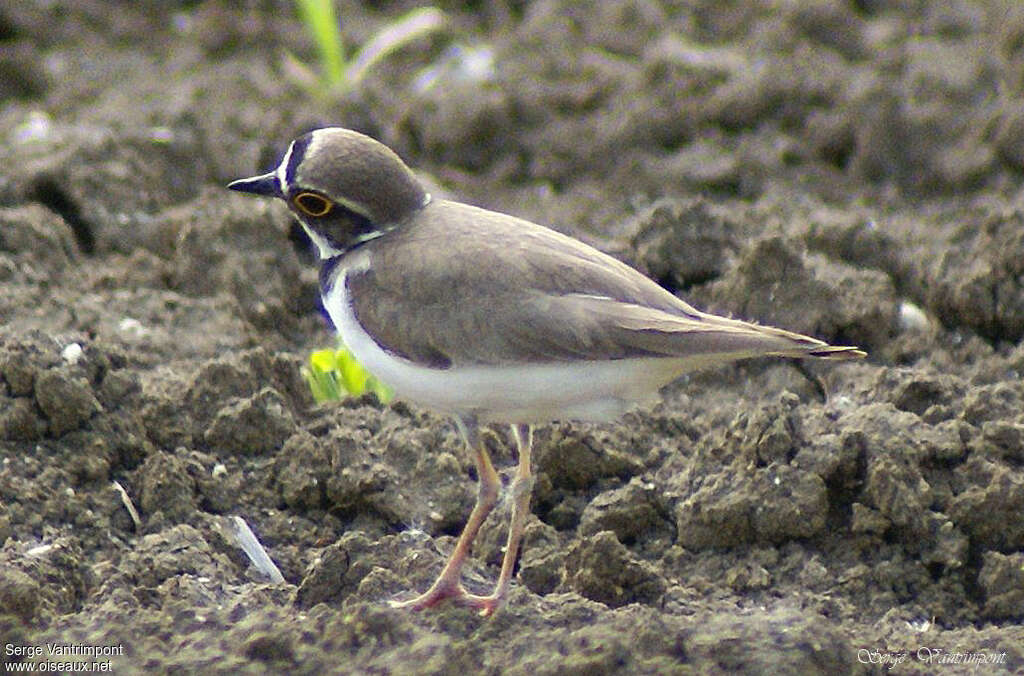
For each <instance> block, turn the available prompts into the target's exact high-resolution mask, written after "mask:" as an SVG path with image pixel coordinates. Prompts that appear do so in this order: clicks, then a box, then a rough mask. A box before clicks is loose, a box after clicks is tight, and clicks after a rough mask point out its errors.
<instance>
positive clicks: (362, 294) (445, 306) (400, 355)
mask: <svg viewBox="0 0 1024 676" xmlns="http://www.w3.org/2000/svg"><path fill="white" fill-rule="evenodd" d="M228 188H230V189H231V190H236V191H241V192H245V193H252V194H255V195H262V196H267V197H273V198H278V199H281V200H283V201H284V202H285V204H287V206H288V208H289V209H290V211H291V213H292V214H293V215H294V216H295V218H296V219H297V220H298V222H299V224H300V225H301V226H302V228H303V230H305V232H306V234H307V235H308V236H309V239H310V240H311V241H312V242H313V244H314V245H315V247H316V250H317V251H318V252H319V259H320V260H319V265H320V270H319V285H320V293H321V297H322V302H323V306H324V308H325V309H326V311H327V314H328V315H329V317H330V319H331V321H332V322H333V324H334V327H335V328H336V330H337V332H338V333H339V334H340V339H341V341H342V342H343V343H344V345H345V346H346V347H347V348H348V350H349V351H350V352H351V353H352V354H353V356H354V357H355V358H356V359H357V360H358V361H359V362H360V363H361V364H362V365H363V366H364V368H365V369H366V370H367V371H368V372H369V373H371V374H373V375H374V376H376V377H377V379H378V380H380V381H381V382H383V383H384V384H386V385H388V386H389V387H390V388H391V389H392V390H393V391H394V393H395V395H396V397H398V398H400V399H404V400H406V401H409V402H411V403H414V404H416V405H419V406H422V407H425V408H427V409H431V410H433V411H435V412H438V413H441V414H444V415H447V416H451V417H452V418H453V419H454V420H455V423H456V425H457V427H458V430H459V432H460V435H461V437H462V441H463V443H464V444H465V446H466V448H467V449H468V450H469V452H470V453H471V454H472V456H473V459H474V462H475V465H476V470H477V477H478V485H477V495H476V501H475V504H474V506H473V508H472V510H471V512H470V514H469V517H468V520H467V522H466V525H465V527H464V528H463V531H462V533H461V535H460V536H459V538H458V540H457V541H456V544H455V547H454V549H453V550H452V552H451V554H450V556H449V557H448V559H447V562H446V563H445V565H444V567H443V568H442V569H441V571H440V573H439V574H438V576H437V579H436V580H435V581H434V583H433V584H432V585H431V586H430V588H429V589H427V590H426V591H425V592H423V593H421V594H419V595H416V596H415V597H414V598H411V599H408V600H402V601H399V600H395V601H392V605H393V606H395V607H400V608H407V609H412V610H422V609H425V608H430V607H433V606H436V605H437V604H439V603H440V602H442V601H445V600H450V601H452V602H457V603H459V604H462V605H465V606H469V607H470V608H473V609H475V610H477V611H479V613H480V614H481V615H484V616H488V615H491V614H493V613H494V612H495V611H496V610H497V609H498V608H499V607H501V605H502V604H503V602H504V601H505V599H506V597H507V595H508V592H509V588H510V585H511V582H512V577H513V572H514V568H515V564H516V557H517V555H518V550H519V545H520V542H521V539H522V536H523V530H524V527H525V523H526V518H527V515H528V511H529V506H530V496H531V491H532V487H533V483H534V475H533V471H532V467H531V452H532V446H533V428H534V426H536V425H541V424H546V423H550V422H554V421H610V420H614V419H615V418H617V417H619V416H620V415H622V414H623V413H625V412H626V411H628V410H630V409H631V408H633V407H634V406H636V405H638V404H643V403H645V402H648V401H651V400H653V399H656V397H657V395H658V391H659V390H660V388H662V387H663V386H665V385H666V384H668V383H670V382H672V381H673V380H675V379H677V378H678V377H679V376H681V375H683V374H684V373H687V372H689V371H692V370H694V369H698V368H703V367H709V366H715V365H720V364H724V363H728V362H731V361H734V360H738V359H745V358H750V357H762V356H777V357H793V358H804V357H808V358H809V357H813V358H819V359H829V360H848V359H857V358H860V357H864V356H865V353H864V352H863V351H861V350H860V349H858V348H856V347H851V346H833V345H829V344H827V343H825V342H823V341H820V340H817V339H815V338H812V337H810V336H805V335H801V334H798V333H793V332H790V331H786V330H784V329H779V328H773V327H770V326H764V325H759V324H755V323H749V322H745V321H741V320H738V319H733V318H727V317H720V316H716V315H713V314H708V313H705V312H702V311H700V310H698V309H696V308H694V307H692V306H690V305H689V304H687V303H686V302H685V301H683V300H682V299H680V298H678V297H677V296H676V295H674V294H673V293H671V292H669V291H668V290H666V289H665V288H663V287H661V286H660V285H658V284H657V283H656V282H654V281H653V280H651V279H650V278H648V277H646V276H644V275H643V274H641V273H640V272H638V271H637V270H635V269H634V268H631V267H629V266H628V265H626V264H625V263H623V262H621V261H619V260H618V259H616V258H613V257H612V256H610V255H608V254H605V253H603V252H601V251H599V250H597V249H596V248H593V247H591V246H589V245H587V244H585V243H583V242H581V241H579V240H577V239H574V238H572V237H569V236H567V235H564V234H561V233H559V232H557V231H555V230H553V229H549V228H547V227H544V226H542V225H539V224H536V223H533V222H530V221H527V220H524V219H521V218H517V217H515V216H511V215H508V214H504V213H499V212H495V211H489V210H486V209H483V208H479V207H476V206H472V205H469V204H464V203H460V202H456V201H451V200H446V199H439V198H434V197H432V196H431V195H430V194H429V193H428V191H427V189H426V188H425V187H424V185H423V183H422V182H421V181H420V180H419V179H418V178H417V177H416V175H415V174H414V173H413V171H412V170H411V169H410V168H409V167H408V166H407V165H406V164H405V162H403V161H402V159H401V158H400V157H399V156H398V155H397V154H396V153H395V152H394V151H393V150H391V149H390V148H389V147H387V146H386V145H384V144H383V143H380V142H379V141H377V140H375V139H373V138H371V137H369V136H366V135H364V134H362V133H359V132H357V131H353V130H350V129H345V128H341V127H324V128H320V129H315V130H313V131H311V132H308V133H306V134H304V135H302V136H299V137H298V138H296V139H294V140H293V141H292V142H291V144H290V145H289V146H288V149H287V151H286V152H285V154H284V156H283V158H282V160H281V162H280V163H279V164H278V165H277V167H276V168H275V169H274V170H273V171H271V172H269V173H265V174H260V175H257V176H253V177H251V178H244V179H239V180H236V181H233V182H231V183H230V184H229V185H228ZM487 424H507V425H509V426H510V427H511V431H512V436H513V439H514V443H515V446H516V450H517V452H518V463H517V466H516V470H515V474H514V477H513V478H512V480H511V482H510V485H509V487H508V494H509V496H510V497H511V517H510V523H509V529H508V535H507V541H506V547H505V552H504V556H503V560H502V565H501V571H500V573H499V574H498V579H497V582H496V584H495V586H494V589H493V591H492V592H491V593H490V594H487V595H478V594H473V593H470V592H469V591H467V590H466V589H465V588H464V587H463V585H462V569H463V567H464V565H465V563H466V560H467V557H468V555H469V553H470V550H471V546H472V544H473V540H474V539H475V537H476V536H477V533H478V531H479V530H480V527H481V525H482V524H483V522H484V520H485V519H486V518H487V516H488V514H489V513H490V512H491V510H492V509H493V508H494V506H495V504H496V503H497V501H498V498H499V494H500V490H501V480H500V478H499V476H498V473H497V471H496V470H495V468H494V465H493V463H492V461H491V458H490V456H489V454H488V452H487V449H486V448H485V446H484V444H483V442H482V439H481V431H480V430H481V426H483V425H487Z"/></svg>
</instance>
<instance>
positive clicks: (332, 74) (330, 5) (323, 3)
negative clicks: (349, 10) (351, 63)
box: [295, 0, 345, 83]
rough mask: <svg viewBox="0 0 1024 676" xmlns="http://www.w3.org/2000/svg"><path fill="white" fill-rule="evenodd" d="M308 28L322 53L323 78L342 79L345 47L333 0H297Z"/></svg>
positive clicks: (331, 80) (326, 79) (334, 80)
mask: <svg viewBox="0 0 1024 676" xmlns="http://www.w3.org/2000/svg"><path fill="white" fill-rule="evenodd" d="M295 4H296V5H298V9H299V15H300V16H301V17H302V22H303V23H304V24H306V30H307V31H309V33H310V35H312V36H313V41H314V42H315V43H316V48H317V51H318V52H319V54H320V68H321V69H322V70H323V79H324V80H325V81H327V82H328V83H335V82H339V81H341V79H342V78H343V77H344V76H345V68H344V63H345V48H344V45H343V44H342V42H341V31H339V30H338V18H337V17H336V16H335V14H334V2H333V0H295Z"/></svg>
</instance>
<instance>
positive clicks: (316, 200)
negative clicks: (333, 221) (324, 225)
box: [292, 192, 334, 216]
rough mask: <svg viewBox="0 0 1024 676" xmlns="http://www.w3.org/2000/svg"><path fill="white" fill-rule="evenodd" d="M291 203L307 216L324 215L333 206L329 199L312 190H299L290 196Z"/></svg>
mask: <svg viewBox="0 0 1024 676" xmlns="http://www.w3.org/2000/svg"><path fill="white" fill-rule="evenodd" d="M292 203H293V204H295V206H296V207H298V209H299V211H301V212H302V213H304V214H306V215H307V216H326V215H327V212H329V211H330V210H331V207H332V206H334V205H333V204H332V202H331V201H330V200H329V199H327V198H326V197H324V196H322V195H317V194H316V193H314V192H300V193H299V194H298V195H296V196H295V197H293V198H292Z"/></svg>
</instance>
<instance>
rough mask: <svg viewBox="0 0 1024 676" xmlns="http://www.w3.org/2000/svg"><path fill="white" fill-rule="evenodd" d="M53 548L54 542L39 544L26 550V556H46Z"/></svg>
mask: <svg viewBox="0 0 1024 676" xmlns="http://www.w3.org/2000/svg"><path fill="white" fill-rule="evenodd" d="M52 549H53V544H45V545H38V546H36V547H33V548H32V549H29V550H27V551H26V552H25V556H33V557H37V556H45V555H47V554H49V553H50V551H51V550H52Z"/></svg>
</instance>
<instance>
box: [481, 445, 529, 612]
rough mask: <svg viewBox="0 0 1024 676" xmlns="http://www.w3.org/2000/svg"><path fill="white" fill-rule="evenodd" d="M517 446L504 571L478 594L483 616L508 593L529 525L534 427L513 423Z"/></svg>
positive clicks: (502, 564)
mask: <svg viewBox="0 0 1024 676" xmlns="http://www.w3.org/2000/svg"><path fill="white" fill-rule="evenodd" d="M512 431H513V432H514V433H515V437H516V446H517V447H518V450H519V467H518V468H517V470H516V478H515V479H514V480H513V481H512V486H511V493H512V520H511V522H510V523H509V527H508V541H507V543H506V545H505V557H504V558H503V559H502V561H501V574H500V575H499V576H498V584H496V585H495V586H494V591H493V592H492V593H491V595H490V596H482V597H477V599H476V601H475V603H474V604H473V605H474V606H477V607H479V608H480V614H481V615H490V614H491V613H493V612H494V611H495V610H497V609H498V608H499V607H500V606H501V604H502V603H503V602H504V600H505V596H506V595H507V594H508V588H509V584H510V583H511V582H512V571H513V570H514V569H515V565H516V555H517V554H518V553H519V543H520V542H521V541H522V539H523V529H524V528H525V527H526V515H527V514H529V513H530V495H531V493H532V492H533V472H532V470H531V468H530V453H531V451H532V448H533V429H531V428H530V426H529V425H513V426H512Z"/></svg>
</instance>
